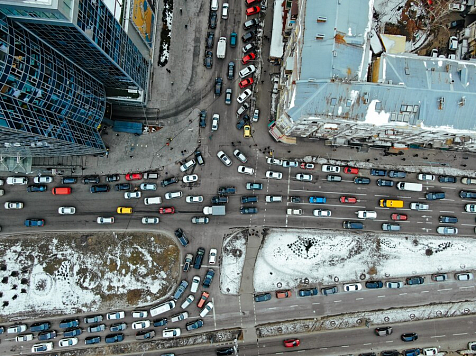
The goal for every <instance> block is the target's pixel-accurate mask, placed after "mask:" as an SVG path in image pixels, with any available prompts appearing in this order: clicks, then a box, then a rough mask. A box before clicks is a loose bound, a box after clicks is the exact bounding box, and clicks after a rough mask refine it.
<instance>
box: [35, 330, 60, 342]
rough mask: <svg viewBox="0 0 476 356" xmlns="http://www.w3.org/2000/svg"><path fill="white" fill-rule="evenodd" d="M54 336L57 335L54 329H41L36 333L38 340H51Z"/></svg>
mask: <svg viewBox="0 0 476 356" xmlns="http://www.w3.org/2000/svg"><path fill="white" fill-rule="evenodd" d="M56 336H57V333H56V330H48V331H42V332H41V333H39V334H38V340H40V341H45V340H51V339H54V338H56Z"/></svg>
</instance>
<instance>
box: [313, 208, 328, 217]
mask: <svg viewBox="0 0 476 356" xmlns="http://www.w3.org/2000/svg"><path fill="white" fill-rule="evenodd" d="M312 215H314V216H318V217H327V216H331V215H332V213H331V211H330V210H321V209H315V210H313V211H312Z"/></svg>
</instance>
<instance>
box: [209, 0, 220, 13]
mask: <svg viewBox="0 0 476 356" xmlns="http://www.w3.org/2000/svg"><path fill="white" fill-rule="evenodd" d="M210 9H211V10H212V11H217V10H218V0H212V2H211V3H210Z"/></svg>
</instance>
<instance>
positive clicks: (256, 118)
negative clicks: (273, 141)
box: [253, 109, 297, 167]
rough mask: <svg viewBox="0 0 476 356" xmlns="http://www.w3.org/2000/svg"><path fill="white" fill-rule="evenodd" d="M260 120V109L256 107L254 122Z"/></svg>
mask: <svg viewBox="0 0 476 356" xmlns="http://www.w3.org/2000/svg"><path fill="white" fill-rule="evenodd" d="M258 120H259V109H255V111H254V112H253V122H258ZM296 164H297V162H296ZM283 167H284V165H283ZM289 167H291V166H289ZM293 167H294V166H293Z"/></svg>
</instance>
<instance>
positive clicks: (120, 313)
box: [106, 311, 126, 320]
mask: <svg viewBox="0 0 476 356" xmlns="http://www.w3.org/2000/svg"><path fill="white" fill-rule="evenodd" d="M125 317H126V312H123V311H118V312H111V313H107V314H106V319H107V320H119V319H124V318H125Z"/></svg>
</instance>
